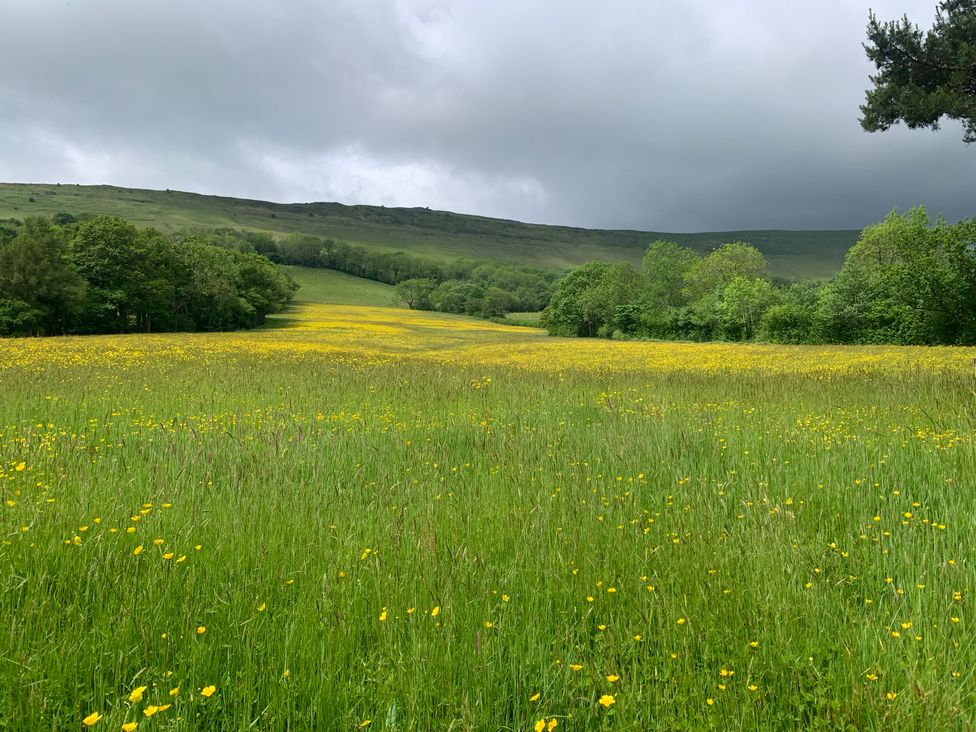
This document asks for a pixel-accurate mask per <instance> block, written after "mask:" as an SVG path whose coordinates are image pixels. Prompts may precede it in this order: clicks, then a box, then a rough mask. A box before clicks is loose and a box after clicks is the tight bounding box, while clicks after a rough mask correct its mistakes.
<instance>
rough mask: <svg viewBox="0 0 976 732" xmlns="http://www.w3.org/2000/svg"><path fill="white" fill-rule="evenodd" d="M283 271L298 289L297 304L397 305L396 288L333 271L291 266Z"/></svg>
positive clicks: (283, 267)
mask: <svg viewBox="0 0 976 732" xmlns="http://www.w3.org/2000/svg"><path fill="white" fill-rule="evenodd" d="M282 269H283V270H284V271H285V272H287V273H288V274H290V275H291V276H292V278H294V280H295V282H297V283H298V284H299V286H300V288H301V289H299V290H298V292H297V293H295V302H297V303H327V304H331V305H370V306H373V307H387V306H390V305H393V304H394V302H395V301H396V288H395V287H394V286H393V285H387V284H385V283H383V282H375V281H373V280H366V279H363V278H362V277H353V276H352V275H350V274H346V273H345V272H336V271H335V270H334V269H316V268H313V267H290V266H282Z"/></svg>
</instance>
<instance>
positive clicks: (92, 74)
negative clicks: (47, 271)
mask: <svg viewBox="0 0 976 732" xmlns="http://www.w3.org/2000/svg"><path fill="white" fill-rule="evenodd" d="M3 4H4V5H5V7H4V17H5V25H6V26H7V28H8V34H7V38H6V39H5V43H4V44H3V45H2V46H0V108H2V110H3V112H2V113H0V143H2V144H0V179H4V180H15V181H23V180H35V181H39V180H47V181H69V182H106V183H114V184H118V185H137V186H144V187H154V188H185V189H190V190H196V191H201V192H206V193H220V194H225V195H239V196H247V197H257V198H269V199H272V200H341V201H343V202H347V203H383V204H386V205H427V206H431V207H433V208H448V209H453V210H460V211H466V212H471V213H482V214H486V215H494V216H505V217H511V218H520V219H523V220H530V221H543V222H548V223H564V224H577V225H584V226H601V227H614V228H617V227H631V228H644V229H655V230H675V231H677V230H684V231H690V230H706V229H734V228H760V227H763V228H765V227H777V228H831V227H840V228H847V227H850V228H859V227H861V226H864V225H866V224H867V223H870V222H871V221H875V220H877V219H878V218H880V217H881V216H882V215H884V213H885V212H886V211H887V210H888V209H890V208H891V207H892V206H894V205H897V206H899V207H901V208H906V207H908V206H911V205H914V204H918V203H923V204H926V205H927V206H929V208H930V210H931V211H932V212H933V213H940V212H941V213H945V214H946V215H947V216H948V217H949V218H958V217H963V216H970V215H972V214H973V213H974V212H973V211H972V210H971V206H972V203H973V200H972V199H973V197H972V195H971V191H972V190H976V166H974V164H973V162H974V160H976V146H970V147H966V146H965V145H964V144H963V143H962V142H961V133H960V132H959V130H958V129H957V128H956V127H954V126H951V125H947V126H946V128H945V129H944V130H943V131H942V132H940V133H937V134H933V133H929V132H924V131H915V132H910V131H907V130H903V129H896V130H893V131H891V132H888V133H883V134H875V135H869V134H867V133H864V132H862V131H861V130H860V127H859V125H858V123H857V116H858V109H857V108H858V105H859V104H860V103H861V101H862V99H863V94H864V89H865V88H866V86H867V84H868V79H867V75H868V73H869V72H870V70H871V69H870V66H869V64H868V62H867V60H866V59H865V57H864V53H863V51H862V49H861V45H860V44H861V42H862V41H863V37H864V27H865V24H866V20H867V10H868V8H867V5H861V4H860V3H853V2H849V1H848V0H831V1H829V2H820V3H805V4H799V3H782V2H774V1H773V0H760V1H758V2H757V1H755V0H734V1H733V2H729V3H721V4H719V3H715V2H712V1H711V0H691V1H687V2H680V3H675V2H649V1H641V0H618V1H617V2H614V3H604V4H599V5H596V4H593V3H592V2H582V0H546V1H544V2H542V1H540V2H531V3H526V2H519V1H517V0H498V1H497V2H491V3H484V2H476V1H475V0H467V1H462V0H377V2H362V1H361V0H332V1H330V2H313V1H312V0H291V1H289V2H281V3H244V2H231V0H218V1H214V2H207V3H199V2H190V1H189V0H169V1H168V2H162V1H161V0H141V1H140V2H138V3H133V2H122V0H89V1H88V2H81V0H74V1H73V2H65V1H61V2H57V1H55V0H3ZM873 6H874V8H875V10H876V12H877V13H878V14H879V16H881V17H897V16H900V15H901V14H902V13H908V14H909V15H910V16H911V17H912V18H913V19H915V20H916V21H917V22H919V23H920V24H921V25H923V26H924V25H928V24H929V23H930V22H931V20H932V15H933V11H934V2H933V0H903V1H902V2H898V1H896V0H885V1H884V2H874V3H873Z"/></svg>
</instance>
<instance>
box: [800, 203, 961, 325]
mask: <svg viewBox="0 0 976 732" xmlns="http://www.w3.org/2000/svg"><path fill="white" fill-rule="evenodd" d="M974 246H976V220H969V221H961V222H959V223H957V224H955V225H953V226H950V225H948V224H947V223H946V222H945V221H942V220H939V221H938V222H936V224H935V225H934V226H933V225H932V222H931V220H930V219H929V216H928V214H927V213H926V212H925V209H924V208H921V207H919V208H915V209H912V210H911V211H910V212H908V213H907V214H904V215H900V214H898V213H897V212H895V211H892V212H891V213H890V214H889V215H888V216H887V217H886V218H885V220H884V221H883V222H881V223H880V224H875V225H874V226H869V227H868V228H866V229H865V230H864V232H863V234H862V235H861V238H860V240H859V241H858V243H857V244H855V245H854V246H853V247H852V248H851V251H850V252H849V253H848V255H847V259H846V260H845V262H844V267H843V269H842V270H841V271H840V272H839V273H838V274H837V276H836V277H835V278H834V279H833V280H832V281H831V282H830V283H828V284H827V285H826V286H825V287H824V292H823V295H822V297H821V300H820V307H819V311H820V317H821V319H822V321H823V324H824V325H823V328H824V331H825V332H826V333H827V334H829V335H830V340H833V341H839V342H842V343H912V344H925V343H929V344H934V343H946V344H952V343H957V344H962V343H976V250H974Z"/></svg>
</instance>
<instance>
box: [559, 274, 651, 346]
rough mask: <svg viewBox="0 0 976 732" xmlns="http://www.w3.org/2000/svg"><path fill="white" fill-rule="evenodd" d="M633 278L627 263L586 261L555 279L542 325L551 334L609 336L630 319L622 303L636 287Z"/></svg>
mask: <svg viewBox="0 0 976 732" xmlns="http://www.w3.org/2000/svg"><path fill="white" fill-rule="evenodd" d="M637 281H638V277H637V273H636V272H635V271H634V269H633V268H632V267H631V266H630V265H629V264H626V263H623V262H620V263H617V264H608V263H606V262H587V263H586V264H584V265H583V266H582V267H577V268H576V269H574V270H573V271H572V272H570V273H569V274H568V275H566V276H565V277H564V278H563V279H562V280H560V281H559V286H558V287H557V288H556V291H555V292H554V293H553V294H552V298H551V299H550V300H549V305H548V307H546V309H545V311H544V313H543V318H542V324H543V325H544V326H545V327H546V328H547V329H548V330H549V332H550V333H552V334H554V335H575V336H596V335H599V336H604V337H607V336H610V335H612V334H613V333H614V331H616V330H622V328H621V327H620V326H621V325H622V324H624V323H625V322H632V321H633V311H632V309H631V308H629V307H625V306H628V305H630V304H631V299H632V298H633V295H634V293H635V292H636V291H637V290H638V288H637V287H636V285H637Z"/></svg>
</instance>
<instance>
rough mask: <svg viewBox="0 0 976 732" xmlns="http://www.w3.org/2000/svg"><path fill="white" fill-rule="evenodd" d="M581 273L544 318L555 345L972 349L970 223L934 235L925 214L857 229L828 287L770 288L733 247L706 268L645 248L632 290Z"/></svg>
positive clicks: (975, 290)
mask: <svg viewBox="0 0 976 732" xmlns="http://www.w3.org/2000/svg"><path fill="white" fill-rule="evenodd" d="M613 267H614V266H613V265H608V264H605V263H602V262H590V263H588V264H586V265H584V266H582V267H579V268H577V269H576V270H573V271H572V272H570V274H568V275H567V276H566V277H564V278H563V279H562V280H561V281H560V282H559V285H558V287H557V289H556V291H555V293H554V294H553V296H552V299H551V301H550V304H549V307H548V308H547V309H546V311H545V313H544V317H543V323H544V325H545V326H546V327H547V328H548V329H549V332H550V333H552V334H557V335H583V336H593V335H600V336H613V335H617V336H625V337H644V338H648V337H650V338H670V339H676V338H678V339H690V340H709V339H724V340H755V339H758V340H765V341H772V342H778V343H903V344H973V343H976V219H972V220H968V221H960V222H959V223H957V224H955V225H951V226H950V225H949V224H947V223H946V222H945V221H942V220H939V221H937V222H936V223H935V224H934V225H933V223H932V221H931V220H930V219H929V217H928V215H927V214H926V213H925V209H924V208H916V209H913V210H912V211H910V212H909V213H907V214H904V215H901V214H898V213H897V212H894V211H893V212H892V213H891V214H889V215H888V217H887V218H886V219H885V220H884V221H883V222H881V223H879V224H876V225H874V226H869V227H868V228H866V229H865V230H864V231H863V232H862V234H861V238H860V239H859V241H858V242H857V244H855V245H854V247H852V248H851V250H850V251H849V252H848V255H847V258H846V260H845V263H844V267H843V269H842V270H841V271H840V272H839V273H838V274H837V275H836V276H835V277H834V278H833V279H832V280H829V281H827V282H825V283H820V282H798V283H788V282H778V283H777V282H774V281H772V280H771V279H770V278H769V277H768V276H767V274H766V272H767V267H766V262H765V258H764V257H763V255H762V254H761V253H760V252H759V251H758V250H757V249H755V248H754V247H752V246H750V245H748V244H744V243H741V242H735V243H732V244H726V245H723V246H721V247H719V248H718V249H716V250H715V251H714V252H712V253H711V254H709V255H708V256H706V257H699V256H698V255H697V254H695V253H694V252H690V251H689V250H687V249H685V248H683V247H680V246H678V245H677V244H674V243H672V242H661V241H658V242H654V243H653V244H651V245H650V247H649V248H648V250H647V254H646V255H645V257H644V271H643V272H642V273H641V276H640V277H639V278H634V279H630V278H629V277H628V276H627V275H626V273H625V272H624V271H623V270H614V269H613Z"/></svg>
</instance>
